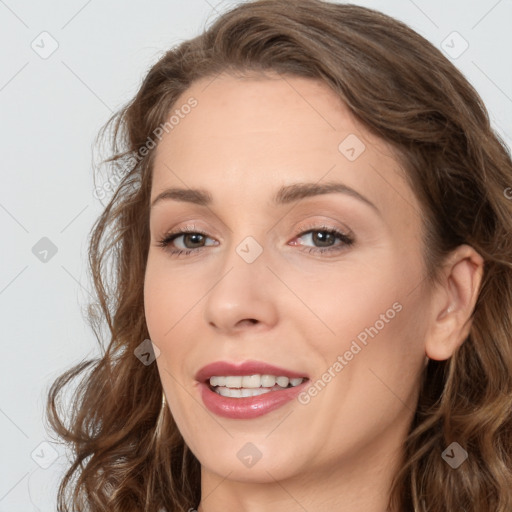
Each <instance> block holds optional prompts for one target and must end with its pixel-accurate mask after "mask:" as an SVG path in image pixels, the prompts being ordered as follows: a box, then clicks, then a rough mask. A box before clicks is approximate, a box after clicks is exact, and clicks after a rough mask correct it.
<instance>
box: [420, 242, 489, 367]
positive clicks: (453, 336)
mask: <svg viewBox="0 0 512 512" xmlns="http://www.w3.org/2000/svg"><path fill="white" fill-rule="evenodd" d="M483 271H484V259H483V258H482V256H480V254H478V253H477V252H476V251H475V249H473V248H472V247H470V246H469V245H466V244H464V245H460V246H459V247H457V248H456V249H455V250H454V251H453V252H451V253H450V255H449V256H448V257H447V258H446V260H445V263H444V265H443V269H442V270H441V283H440V285H438V286H437V287H436V289H435V290H434V291H433V293H432V302H431V308H430V314H431V318H430V322H429V327H428V329H427V333H426V338H425V353H426V355H427V357H429V358H430V359H434V360H436V361H443V360H445V359H448V358H450V357H451V356H452V355H453V354H454V352H455V350H456V349H457V348H458V347H459V346H460V345H462V343H463V342H464V341H465V340H466V339H467V337H468V335H469V331H470V329H471V323H472V318H471V317H472V314H473V310H474V307H475V304H476V300H477V297H478V293H479V291H480V284H481V282H482V276H483Z"/></svg>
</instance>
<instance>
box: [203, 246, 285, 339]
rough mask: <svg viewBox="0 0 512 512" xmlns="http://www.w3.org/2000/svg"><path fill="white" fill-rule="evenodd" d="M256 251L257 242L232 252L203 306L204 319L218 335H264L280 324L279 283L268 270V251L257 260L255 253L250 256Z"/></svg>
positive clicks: (225, 260)
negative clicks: (259, 333) (266, 331)
mask: <svg viewBox="0 0 512 512" xmlns="http://www.w3.org/2000/svg"><path fill="white" fill-rule="evenodd" d="M256 248H257V246H256V247H255V244H254V241H252V244H251V241H249V243H247V242H245V243H244V241H242V242H241V243H240V244H238V246H234V247H232V248H230V249H229V251H227V253H226V255H225V256H223V260H222V263H220V264H219V265H220V266H221V267H222V269H221V272H220V273H219V274H220V276H221V277H220V278H219V279H218V280H217V281H215V282H214V284H213V286H212V287H211V288H210V291H209V292H208V294H207V296H206V298H205V302H204V318H205V320H206V322H207V324H208V325H209V326H210V327H211V328H213V329H214V330H216V331H217V332H218V333H221V334H224V335H233V334H237V333H239V332H242V331H245V330H247V329H251V330H252V331H263V330H267V329H271V328H272V327H273V326H275V324H276V323H277V318H278V304H277V300H278V290H277V286H278V284H279V282H278V280H277V279H276V277H275V275H274V274H273V273H272V272H271V270H270V269H269V268H268V266H267V263H268V258H267V254H266V251H265V249H263V251H262V252H261V253H260V254H259V255H258V256H257V257H256V258H255V259H252V258H253V257H254V253H253V254H252V255H250V257H248V256H247V253H248V252H250V251H254V250H255V249H256ZM247 249H248V250H247ZM259 250H261V249H259ZM258 252H259V251H258Z"/></svg>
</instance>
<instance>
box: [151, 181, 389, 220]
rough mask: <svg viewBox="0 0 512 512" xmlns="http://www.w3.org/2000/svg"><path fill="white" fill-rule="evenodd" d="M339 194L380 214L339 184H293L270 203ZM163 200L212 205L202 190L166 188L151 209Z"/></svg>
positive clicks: (278, 193) (362, 197) (346, 187)
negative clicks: (352, 198)
mask: <svg viewBox="0 0 512 512" xmlns="http://www.w3.org/2000/svg"><path fill="white" fill-rule="evenodd" d="M331 193H340V194H346V195H349V196H351V197H354V198H356V199H359V200H360V201H362V202H363V203H365V204H367V205H368V206H370V207H371V208H373V209H374V210H375V211H376V212H377V213H379V214H380V212H379V209H378V208H377V207H376V206H375V205H374V204H373V203H372V202H371V201H370V200H369V199H368V198H366V197H365V196H363V195H362V194H360V193H359V192H357V190H354V189H353V188H351V187H349V186H347V185H345V184H343V183H340V182H327V183H293V184H291V185H285V186H283V187H281V188H280V189H279V190H278V191H277V193H276V194H275V195H274V197H273V198H272V203H273V204H274V205H276V206H279V205H285V204H289V203H293V202H296V201H298V200H300V199H305V198H307V197H314V196H318V195H323V194H331ZM164 200H174V201H181V202H187V203H193V204H197V205H199V206H209V205H211V204H212V203H213V199H212V196H211V194H210V193H209V192H208V191H207V190H204V189H192V188H168V189H166V190H164V191H163V192H161V193H160V194H158V195H157V196H156V198H155V199H154V200H153V201H152V203H151V208H153V207H154V206H155V205H156V204H157V203H159V202H161V201H164Z"/></svg>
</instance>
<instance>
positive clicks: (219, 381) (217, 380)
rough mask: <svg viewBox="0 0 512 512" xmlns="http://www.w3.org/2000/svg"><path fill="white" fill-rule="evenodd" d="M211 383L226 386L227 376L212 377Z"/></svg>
mask: <svg viewBox="0 0 512 512" xmlns="http://www.w3.org/2000/svg"><path fill="white" fill-rule="evenodd" d="M210 384H211V385H212V386H224V385H225V384H226V377H221V376H214V377H210Z"/></svg>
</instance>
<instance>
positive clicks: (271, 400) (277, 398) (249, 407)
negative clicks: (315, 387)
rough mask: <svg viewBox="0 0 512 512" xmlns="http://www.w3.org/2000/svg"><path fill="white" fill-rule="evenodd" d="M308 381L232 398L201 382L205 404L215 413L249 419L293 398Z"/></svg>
mask: <svg viewBox="0 0 512 512" xmlns="http://www.w3.org/2000/svg"><path fill="white" fill-rule="evenodd" d="M307 383H308V381H307V380H305V381H304V382H302V383H301V384H299V385H298V386H294V387H292V388H285V389H282V390H279V391H269V392H268V393H264V394H262V395H258V396H248V397H244V398H231V397H228V396H222V395H219V394H218V393H216V392H215V391H212V390H211V389H210V386H209V385H208V384H207V383H206V382H200V383H199V385H200V388H201V398H202V399H203V403H204V405H205V406H206V407H207V408H208V409H209V410H210V411H211V412H213V413H214V414H217V415H218V416H223V417H225V418H233V419H236V420H248V419H251V418H257V417H258V416H262V415H263V414H267V413H269V412H271V411H273V410H275V409H278V408H279V407H282V406H283V405H285V404H287V403H288V402H290V401H291V400H293V399H294V398H295V397H296V396H297V395H298V394H299V393H300V392H301V390H302V389H303V388H304V387H305V386H306V384H307Z"/></svg>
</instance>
